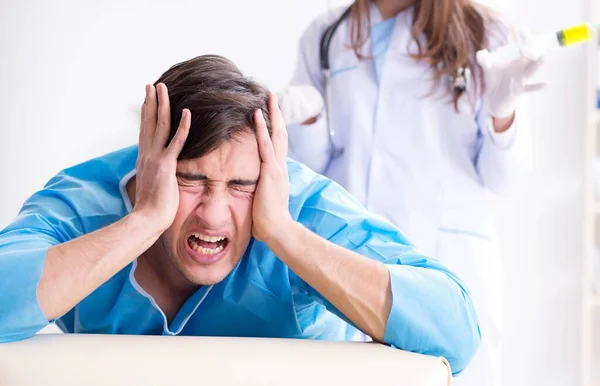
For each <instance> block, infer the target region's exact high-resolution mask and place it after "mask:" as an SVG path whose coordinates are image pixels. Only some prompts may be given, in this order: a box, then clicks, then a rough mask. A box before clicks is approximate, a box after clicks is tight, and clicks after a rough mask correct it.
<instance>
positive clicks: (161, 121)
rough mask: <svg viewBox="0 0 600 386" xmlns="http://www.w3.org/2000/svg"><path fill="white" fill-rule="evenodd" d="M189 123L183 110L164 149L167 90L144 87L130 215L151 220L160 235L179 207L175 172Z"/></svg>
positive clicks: (167, 126) (168, 113) (161, 86)
mask: <svg viewBox="0 0 600 386" xmlns="http://www.w3.org/2000/svg"><path fill="white" fill-rule="evenodd" d="M157 95H158V102H157V100H156V99H157ZM190 121H191V113H190V111H189V110H187V109H184V110H183V112H182V114H181V121H180V122H179V127H178V129H177V133H176V134H175V136H174V137H173V139H172V140H171V143H170V144H169V146H166V145H167V141H168V138H169V132H170V130H171V108H170V106H169V94H168V91H167V86H165V85H164V84H162V83H159V84H158V85H157V86H156V89H155V88H154V86H153V85H147V86H146V101H145V102H144V105H143V106H142V123H141V127H140V139H139V153H138V158H137V163H136V170H137V177H136V189H135V206H134V208H133V212H135V213H139V214H142V215H143V216H144V217H146V218H148V219H151V221H152V224H153V225H154V226H156V227H158V228H159V229H160V231H164V230H166V229H167V228H168V227H169V226H171V224H172V223H173V220H174V218H175V214H176V213H177V208H178V207H179V187H178V184H177V177H176V176H175V172H176V169H177V157H178V156H179V153H180V152H181V149H182V148H183V145H184V144H185V140H186V139H187V136H188V133H189V129H190Z"/></svg>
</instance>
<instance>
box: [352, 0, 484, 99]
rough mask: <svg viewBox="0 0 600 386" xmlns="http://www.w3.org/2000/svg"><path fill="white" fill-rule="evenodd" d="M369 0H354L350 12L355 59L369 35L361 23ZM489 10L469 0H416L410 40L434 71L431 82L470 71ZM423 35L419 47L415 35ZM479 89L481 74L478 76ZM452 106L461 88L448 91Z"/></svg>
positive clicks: (367, 27)
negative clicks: (424, 45)
mask: <svg viewBox="0 0 600 386" xmlns="http://www.w3.org/2000/svg"><path fill="white" fill-rule="evenodd" d="M370 3H371V1H370V0H355V1H354V4H353V5H352V11H351V16H350V18H351V27H350V28H351V29H350V34H351V47H352V49H353V50H354V52H355V53H356V55H357V56H358V57H359V58H364V56H363V55H362V54H361V53H360V49H361V47H362V46H363V45H364V43H365V41H366V40H367V39H368V37H369V26H368V25H367V26H365V25H363V23H364V21H365V20H367V21H368V22H370V20H369V8H370ZM491 15H492V12H491V11H489V10H487V9H486V8H483V7H482V6H479V5H477V6H476V5H474V4H473V3H472V2H471V1H470V0H417V2H416V4H415V6H414V17H413V23H412V28H411V36H412V39H413V40H414V41H415V42H416V44H417V48H418V53H417V54H415V55H413V57H414V58H415V59H416V60H419V61H422V62H425V63H427V64H429V65H430V66H431V68H432V69H433V71H434V81H435V85H436V86H437V85H439V84H440V82H441V80H442V79H444V77H446V76H448V75H449V76H454V75H455V74H456V73H457V72H458V70H459V69H461V68H468V69H470V70H471V73H473V74H475V73H476V72H474V68H473V67H474V63H473V56H474V53H475V52H476V51H478V50H480V49H483V48H485V47H486V46H487V43H488V42H487V36H486V29H485V25H486V21H487V18H488V17H491ZM422 34H424V35H425V37H426V38H427V46H426V47H423V45H422V44H421V42H420V41H419V39H418V37H419V36H421V35H422ZM476 81H479V82H480V85H481V86H482V87H481V89H482V90H483V87H484V79H483V74H481V73H479V77H478V79H476ZM448 93H449V94H450V93H451V94H453V95H452V99H453V102H454V106H455V108H458V99H459V98H460V97H461V95H462V94H463V92H462V91H456V92H454V91H453V90H449V92H448Z"/></svg>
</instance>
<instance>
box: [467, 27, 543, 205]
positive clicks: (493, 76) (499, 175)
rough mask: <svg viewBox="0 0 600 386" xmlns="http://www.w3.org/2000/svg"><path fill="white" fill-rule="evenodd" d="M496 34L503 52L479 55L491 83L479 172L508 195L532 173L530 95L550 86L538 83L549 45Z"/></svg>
mask: <svg viewBox="0 0 600 386" xmlns="http://www.w3.org/2000/svg"><path fill="white" fill-rule="evenodd" d="M496 30H497V31H496V32H498V34H499V35H501V36H503V38H501V39H500V40H499V41H498V42H496V43H494V44H493V45H494V46H499V47H498V48H495V49H492V50H491V51H488V50H481V51H478V52H477V55H476V58H477V63H478V64H479V66H480V69H481V71H482V72H483V76H484V78H485V90H484V91H485V92H484V94H483V98H482V103H481V107H480V109H479V112H478V115H477V123H478V126H479V129H480V133H481V135H482V139H483V141H482V143H481V148H480V151H479V153H478V155H477V157H476V167H477V171H478V172H479V175H480V177H481V180H482V182H483V184H484V185H485V186H486V187H488V188H489V189H490V190H492V191H493V192H495V193H499V194H505V193H510V192H511V190H512V188H513V187H514V186H518V185H519V184H520V183H522V182H523V181H524V178H525V177H527V176H528V175H529V174H530V173H531V171H532V150H531V138H530V133H529V124H528V121H527V114H526V111H525V106H524V104H523V102H524V98H525V97H526V95H527V94H528V93H530V92H533V91H537V90H540V89H541V88H543V87H544V86H545V84H544V83H540V82H537V83H535V82H533V78H534V77H535V75H536V74H537V72H538V71H539V69H540V68H541V66H542V65H543V63H544V54H545V51H546V49H547V46H546V45H545V44H543V42H542V41H539V40H537V39H535V38H534V37H532V36H530V35H529V34H528V33H527V32H526V31H521V32H520V33H519V36H515V37H513V38H511V39H509V38H507V37H506V36H507V35H509V32H508V31H506V30H502V29H498V28H496ZM512 35H516V34H514V33H513V34H512Z"/></svg>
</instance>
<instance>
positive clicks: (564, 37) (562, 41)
mask: <svg viewBox="0 0 600 386" xmlns="http://www.w3.org/2000/svg"><path fill="white" fill-rule="evenodd" d="M599 27H600V24H596V25H592V24H591V23H583V24H579V25H575V26H572V27H569V28H565V29H562V30H560V31H558V32H557V33H556V39H557V42H558V45H560V46H563V47H568V46H572V45H575V44H579V43H584V42H587V41H589V40H592V39H593V38H594V35H595V34H596V33H597V32H596V31H597V29H598V28H599Z"/></svg>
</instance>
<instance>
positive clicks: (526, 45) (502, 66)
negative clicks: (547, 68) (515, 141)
mask: <svg viewBox="0 0 600 386" xmlns="http://www.w3.org/2000/svg"><path fill="white" fill-rule="evenodd" d="M547 48H548V47H547V45H546V44H545V43H544V42H543V41H540V40H537V39H534V38H533V37H532V36H531V35H530V34H529V33H527V32H522V33H521V42H520V43H518V44H509V45H506V46H503V47H500V48H499V49H497V50H495V51H493V52H489V51H488V50H481V51H478V52H477V54H476V56H477V62H478V63H479V65H480V66H481V69H482V70H483V74H484V77H485V87H486V90H485V94H484V96H483V102H484V104H485V107H486V108H487V110H488V112H489V114H490V115H491V116H492V117H493V118H506V117H510V116H511V115H512V114H513V113H514V112H515V109H516V106H517V100H518V99H519V97H520V96H521V95H522V94H523V93H525V92H530V91H536V90H539V89H542V88H544V87H545V86H546V84H545V83H544V82H533V81H532V77H533V76H534V75H535V74H536V72H537V71H538V70H539V68H540V67H541V65H542V64H543V61H544V59H543V57H544V54H545V52H546V50H547Z"/></svg>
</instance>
